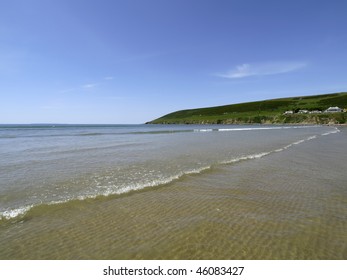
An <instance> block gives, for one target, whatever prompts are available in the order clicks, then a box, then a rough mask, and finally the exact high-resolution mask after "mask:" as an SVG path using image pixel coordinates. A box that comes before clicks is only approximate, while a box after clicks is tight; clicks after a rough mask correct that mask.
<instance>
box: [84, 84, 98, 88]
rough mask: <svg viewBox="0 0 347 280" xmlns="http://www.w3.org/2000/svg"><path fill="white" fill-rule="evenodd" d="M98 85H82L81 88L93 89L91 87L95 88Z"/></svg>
mask: <svg viewBox="0 0 347 280" xmlns="http://www.w3.org/2000/svg"><path fill="white" fill-rule="evenodd" d="M97 85H98V84H85V85H83V86H82V87H83V88H93V87H96V86H97Z"/></svg>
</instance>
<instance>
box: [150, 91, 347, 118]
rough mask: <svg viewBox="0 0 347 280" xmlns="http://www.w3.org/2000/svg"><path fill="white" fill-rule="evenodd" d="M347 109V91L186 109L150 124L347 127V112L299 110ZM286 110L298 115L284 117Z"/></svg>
mask: <svg viewBox="0 0 347 280" xmlns="http://www.w3.org/2000/svg"><path fill="white" fill-rule="evenodd" d="M335 106H337V107H340V108H341V109H346V108H347V92H340V93H331V94H323V95H313V96H299V97H291V98H280V99H271V100H264V101H256V102H247V103H240V104H232V105H225V106H218V107H209V108H199V109H189V110H182V111H177V112H173V113H170V114H167V115H165V116H162V117H160V118H158V119H155V120H153V121H150V122H148V123H152V124H242V123H269V124H271V123H273V124H276V123H310V124H311V123H315V124H345V123H347V113H346V112H344V113H321V114H298V113H297V112H298V111H299V110H309V111H312V110H320V111H324V110H326V109H327V108H329V107H335ZM285 111H294V112H296V113H295V114H292V115H284V114H283V113H284V112H285Z"/></svg>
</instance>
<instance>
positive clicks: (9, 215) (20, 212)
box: [0, 205, 33, 221]
mask: <svg viewBox="0 0 347 280" xmlns="http://www.w3.org/2000/svg"><path fill="white" fill-rule="evenodd" d="M32 207H33V205H29V206H23V207H20V208H16V209H11V210H6V211H4V212H0V221H1V220H9V219H13V218H16V217H18V216H24V215H25V214H26V213H27V212H28V211H29V210H30V209H31V208H32Z"/></svg>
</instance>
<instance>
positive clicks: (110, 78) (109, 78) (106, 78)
mask: <svg viewBox="0 0 347 280" xmlns="http://www.w3.org/2000/svg"><path fill="white" fill-rule="evenodd" d="M113 79H114V77H105V78H104V80H107V81H108V80H113Z"/></svg>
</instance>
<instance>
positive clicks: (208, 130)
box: [194, 129, 213, 132]
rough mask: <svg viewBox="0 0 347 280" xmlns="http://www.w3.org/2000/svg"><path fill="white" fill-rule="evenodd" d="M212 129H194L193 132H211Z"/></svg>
mask: <svg viewBox="0 0 347 280" xmlns="http://www.w3.org/2000/svg"><path fill="white" fill-rule="evenodd" d="M212 131H213V129H194V132H212Z"/></svg>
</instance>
